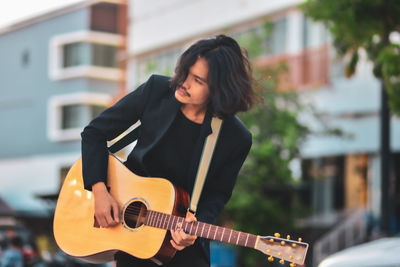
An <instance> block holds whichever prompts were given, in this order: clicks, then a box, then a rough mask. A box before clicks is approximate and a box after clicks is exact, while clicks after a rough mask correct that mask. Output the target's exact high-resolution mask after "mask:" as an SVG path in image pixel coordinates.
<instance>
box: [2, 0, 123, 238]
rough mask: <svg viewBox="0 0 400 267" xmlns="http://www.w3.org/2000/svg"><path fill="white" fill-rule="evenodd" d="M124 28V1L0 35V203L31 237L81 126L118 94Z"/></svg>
mask: <svg viewBox="0 0 400 267" xmlns="http://www.w3.org/2000/svg"><path fill="white" fill-rule="evenodd" d="M126 21H127V18H126V3H125V1H123V0H121V1H118V0H112V1H107V0H104V1H103V0H98V1H97V0H96V1H82V2H79V3H77V4H74V5H70V6H66V7H64V8H61V9H58V10H53V11H51V12H48V13H45V14H41V15H39V16H36V17H33V18H30V19H27V20H25V21H22V22H20V23H18V24H15V25H11V26H9V27H7V28H3V29H0V47H1V48H2V49H1V51H0V58H1V59H2V60H1V62H0V81H1V87H0V94H1V98H0V121H1V125H2V126H1V129H2V130H1V131H0V140H1V141H0V142H1V147H2V149H1V151H0V173H1V174H0V196H1V198H3V199H4V201H5V202H6V203H7V204H8V205H9V206H10V207H11V208H12V209H13V210H14V211H15V213H16V217H18V218H19V219H21V220H22V221H23V222H25V225H27V226H29V227H30V228H33V229H31V230H32V231H34V232H35V233H37V234H43V235H45V236H48V237H49V238H52V228H51V219H52V212H53V208H54V196H56V195H57V194H58V191H59V189H60V185H61V183H62V181H63V179H64V177H65V175H66V172H67V170H68V168H69V167H70V166H71V165H72V163H73V162H74V161H75V160H77V159H78V158H79V156H80V132H81V130H82V128H83V126H85V125H86V124H87V123H88V122H89V121H90V120H91V119H92V118H93V117H94V116H96V115H97V114H98V113H99V112H101V111H102V110H103V109H104V108H105V107H107V106H108V105H109V104H110V103H112V101H114V100H115V98H116V97H118V96H119V95H121V94H123V90H124V88H125V63H124V62H123V60H121V58H122V57H123V56H124V55H125V49H126V44H125V42H126ZM52 196H53V198H52ZM49 200H50V201H49ZM49 203H50V206H49Z"/></svg>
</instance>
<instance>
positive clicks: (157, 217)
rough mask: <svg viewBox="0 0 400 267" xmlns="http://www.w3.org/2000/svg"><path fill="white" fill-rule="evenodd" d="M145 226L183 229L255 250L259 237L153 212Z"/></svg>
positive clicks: (146, 220) (148, 215)
mask: <svg viewBox="0 0 400 267" xmlns="http://www.w3.org/2000/svg"><path fill="white" fill-rule="evenodd" d="M144 224H145V225H148V226H152V227H156V228H161V229H166V230H175V229H177V228H178V225H179V226H180V228H182V229H183V230H184V231H185V232H186V233H187V234H190V235H195V236H199V237H203V238H207V239H211V240H217V241H221V242H225V243H230V244H234V245H239V246H243V247H249V248H255V245H256V242H257V236H256V235H253V234H248V233H244V232H240V231H235V230H232V229H228V228H224V227H220V226H215V225H212V224H208V223H203V222H197V221H196V222H192V223H187V222H185V218H183V217H178V216H175V215H170V214H165V213H161V212H157V211H153V210H149V211H148V212H147V216H146V219H145V222H144Z"/></svg>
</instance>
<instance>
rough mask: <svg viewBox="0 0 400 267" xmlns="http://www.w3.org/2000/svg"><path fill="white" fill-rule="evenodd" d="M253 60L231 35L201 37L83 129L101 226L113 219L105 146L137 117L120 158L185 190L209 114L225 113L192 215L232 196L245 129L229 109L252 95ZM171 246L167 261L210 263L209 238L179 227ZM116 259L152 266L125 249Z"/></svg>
mask: <svg viewBox="0 0 400 267" xmlns="http://www.w3.org/2000/svg"><path fill="white" fill-rule="evenodd" d="M255 100H256V95H255V93H254V90H253V88H252V76H251V68H250V64H249V61H248V59H247V56H246V54H245V53H243V51H242V50H241V48H240V47H239V45H238V44H237V42H236V41H235V40H234V39H232V38H230V37H228V36H225V35H218V36H216V37H215V38H211V39H204V40H200V41H198V42H196V43H195V44H193V45H192V46H190V47H189V48H188V49H187V50H186V51H185V52H184V53H183V54H182V55H181V57H180V59H179V62H178V64H177V66H176V69H175V75H174V77H172V79H170V78H168V77H164V76H159V75H153V76H151V77H150V78H149V80H148V81H147V82H146V83H144V84H142V85H141V86H140V87H139V88H138V89H136V90H135V91H133V92H132V93H130V94H128V95H127V96H125V97H124V98H123V99H121V100H120V101H119V102H118V103H116V104H115V105H114V106H112V107H110V108H109V109H107V110H106V111H104V112H103V113H102V114H100V116H98V117H97V118H95V119H94V120H93V121H92V122H91V123H90V124H89V125H88V126H87V127H86V128H85V129H84V131H83V132H82V159H83V177H84V182H85V188H86V189H88V190H92V191H93V194H94V199H95V218H96V220H97V221H98V223H99V224H100V226H101V227H112V226H114V225H115V224H118V223H119V218H118V214H119V210H120V207H118V204H117V202H116V201H115V200H114V199H113V197H112V196H111V195H110V194H109V193H108V191H107V187H106V178H107V177H106V175H107V160H108V151H107V146H106V141H107V140H112V139H114V138H115V137H117V136H118V135H119V134H121V133H122V132H123V131H125V130H126V129H127V128H129V127H130V126H131V125H132V124H133V123H135V122H136V121H137V120H140V121H141V126H140V127H141V128H140V132H139V137H138V142H137V144H136V146H135V148H134V149H133V151H132V152H131V153H130V155H129V156H128V159H127V161H126V162H125V165H126V166H127V167H128V168H129V169H130V170H132V171H133V172H134V173H136V174H138V175H141V176H146V177H164V178H166V179H168V180H170V181H171V182H172V183H173V184H174V185H176V186H179V187H181V188H183V189H185V190H186V191H187V192H188V193H189V194H191V192H192V189H193V184H194V178H195V176H196V172H197V167H198V164H199V161H200V156H201V151H202V149H203V145H204V140H205V138H206V137H207V135H209V134H210V133H211V128H210V121H211V118H212V117H213V116H217V117H219V118H221V119H223V124H222V127H221V130H220V134H219V139H218V143H217V144H216V147H215V150H214V154H213V158H212V161H211V163H210V167H209V171H208V174H207V177H206V182H205V185H204V188H203V192H202V194H201V198H200V200H199V204H198V209H197V213H196V217H193V216H189V217H188V218H186V221H187V222H191V221H194V220H199V221H203V222H207V223H213V222H214V220H215V219H216V217H217V215H218V214H219V213H220V211H221V210H222V208H223V207H224V205H225V203H226V202H227V201H228V199H229V198H230V196H231V193H232V190H233V187H234V184H235V181H236V178H237V175H238V172H239V170H240V168H241V166H242V164H243V162H244V160H245V158H246V157H247V154H248V152H249V150H250V147H251V134H250V132H249V131H248V130H247V128H246V127H245V126H244V125H243V123H242V122H241V121H240V120H239V119H238V118H237V117H236V116H235V114H236V113H237V112H239V111H247V110H248V109H250V108H251V107H252V105H253V104H254V103H255ZM171 235H172V240H171V245H172V246H173V247H174V248H175V249H176V250H177V253H176V255H175V257H174V258H173V259H172V260H171V262H170V263H168V264H167V265H166V266H182V267H183V266H185V267H187V266H189V264H190V265H191V266H209V265H210V263H209V242H208V241H207V240H203V239H202V238H199V239H197V237H196V236H190V235H188V234H186V233H185V232H183V230H181V229H177V230H176V231H171ZM116 261H117V266H118V267H123V266H157V265H155V264H154V263H152V262H150V261H149V260H140V259H136V258H134V257H131V256H129V255H127V254H124V253H118V254H117V255H116Z"/></svg>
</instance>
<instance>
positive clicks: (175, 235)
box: [171, 230, 182, 245]
mask: <svg viewBox="0 0 400 267" xmlns="http://www.w3.org/2000/svg"><path fill="white" fill-rule="evenodd" d="M171 236H172V240H174V242H175V243H176V244H179V245H180V243H181V242H182V238H181V237H180V235H179V234H178V233H177V231H174V230H172V231H171Z"/></svg>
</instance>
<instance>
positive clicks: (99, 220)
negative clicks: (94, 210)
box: [96, 216, 107, 228]
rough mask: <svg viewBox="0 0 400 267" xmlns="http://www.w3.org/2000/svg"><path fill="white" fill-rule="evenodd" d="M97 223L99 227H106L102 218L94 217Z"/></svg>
mask: <svg viewBox="0 0 400 267" xmlns="http://www.w3.org/2000/svg"><path fill="white" fill-rule="evenodd" d="M96 219H97V222H98V223H99V225H100V227H103V228H104V227H107V222H106V220H105V219H104V217H103V216H96Z"/></svg>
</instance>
